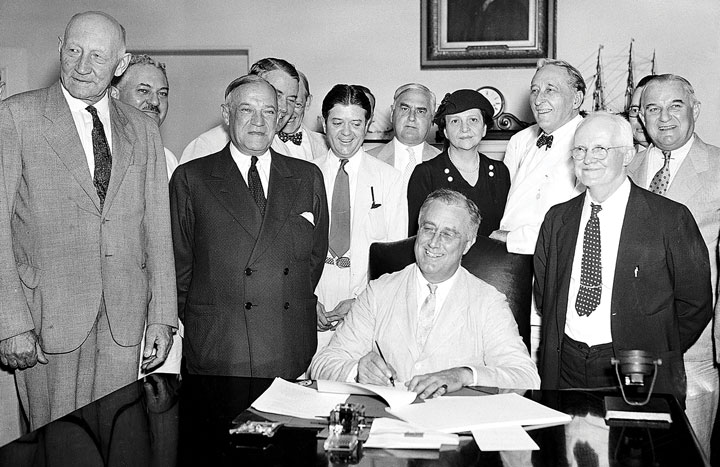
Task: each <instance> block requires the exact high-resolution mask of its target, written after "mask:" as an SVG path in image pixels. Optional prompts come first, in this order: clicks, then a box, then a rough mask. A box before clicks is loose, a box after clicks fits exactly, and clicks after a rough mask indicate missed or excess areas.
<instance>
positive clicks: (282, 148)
mask: <svg viewBox="0 0 720 467" xmlns="http://www.w3.org/2000/svg"><path fill="white" fill-rule="evenodd" d="M298 76H299V77H300V87H299V89H298V96H297V99H296V100H295V105H294V107H293V110H292V114H291V115H290V119H289V120H288V122H287V124H286V125H285V126H284V127H283V129H282V130H281V131H280V132H279V133H278V135H277V138H276V139H275V140H274V141H273V144H274V145H275V147H273V149H275V150H276V151H279V152H281V153H282V154H287V155H288V156H291V157H295V158H297V159H305V160H306V161H311V160H313V159H315V158H317V157H322V156H324V155H325V154H327V150H328V145H327V142H326V141H325V135H323V134H322V133H318V132H317V131H312V130H311V129H309V128H308V127H306V126H305V124H304V123H303V119H304V118H305V111H306V110H307V109H309V108H310V104H312V97H313V96H312V94H310V85H309V84H308V80H307V77H306V76H305V75H304V74H303V73H302V72H300V71H298Z"/></svg>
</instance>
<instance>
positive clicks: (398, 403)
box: [317, 379, 417, 408]
mask: <svg viewBox="0 0 720 467" xmlns="http://www.w3.org/2000/svg"><path fill="white" fill-rule="evenodd" d="M317 388H318V389H317V390H318V392H334V393H341V394H362V395H369V396H380V397H381V398H382V399H383V400H384V401H385V402H387V404H388V405H389V406H390V408H395V407H402V406H405V405H409V404H412V403H413V401H414V400H415V399H416V398H417V394H415V393H414V392H411V391H408V390H407V389H406V388H405V385H403V386H402V387H393V386H377V385H375V384H361V383H344V382H339V381H326V380H320V379H319V380H318V381H317Z"/></svg>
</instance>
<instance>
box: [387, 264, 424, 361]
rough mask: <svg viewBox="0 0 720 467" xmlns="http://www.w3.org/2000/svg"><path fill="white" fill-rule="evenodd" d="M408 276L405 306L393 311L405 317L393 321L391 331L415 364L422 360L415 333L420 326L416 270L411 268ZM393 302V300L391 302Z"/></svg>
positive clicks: (406, 278)
mask: <svg viewBox="0 0 720 467" xmlns="http://www.w3.org/2000/svg"><path fill="white" fill-rule="evenodd" d="M407 272H408V273H407V274H406V277H405V280H406V281H407V282H406V284H405V287H404V288H405V300H403V302H402V304H403V305H404V306H403V307H401V308H398V309H397V310H393V311H392V312H391V315H392V314H395V313H398V314H400V313H404V314H405V316H404V317H403V316H398V317H397V318H396V319H391V322H392V323H393V325H394V326H393V329H392V330H391V331H390V335H393V336H396V337H395V340H396V341H397V342H403V343H404V344H405V345H406V346H407V349H408V351H409V352H410V358H411V360H412V361H413V362H416V361H418V360H419V359H420V353H421V351H422V349H421V348H419V347H418V345H417V339H415V331H416V330H417V324H418V316H417V314H418V303H417V289H416V284H417V281H416V279H415V268H414V267H413V268H409V269H408V271H407ZM391 301H392V300H391Z"/></svg>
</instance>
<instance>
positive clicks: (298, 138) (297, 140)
mask: <svg viewBox="0 0 720 467" xmlns="http://www.w3.org/2000/svg"><path fill="white" fill-rule="evenodd" d="M278 138H280V141H282V142H283V143H287V142H288V141H292V143H293V144H295V145H297V146H300V145H301V144H302V132H301V131H298V132H297V133H283V132H282V131H281V132H280V133H278Z"/></svg>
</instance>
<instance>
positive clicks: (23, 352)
mask: <svg viewBox="0 0 720 467" xmlns="http://www.w3.org/2000/svg"><path fill="white" fill-rule="evenodd" d="M0 362H2V364H3V365H5V366H7V367H9V368H12V369H16V368H17V369H20V370H24V369H25V368H30V367H33V366H35V364H36V363H37V362H40V363H43V364H45V363H47V362H48V361H47V358H45V354H44V353H43V351H42V347H41V346H40V338H39V337H38V336H37V334H35V331H25V332H23V333H22V334H18V335H17V336H13V337H8V338H7V339H4V340H1V341H0Z"/></svg>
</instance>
